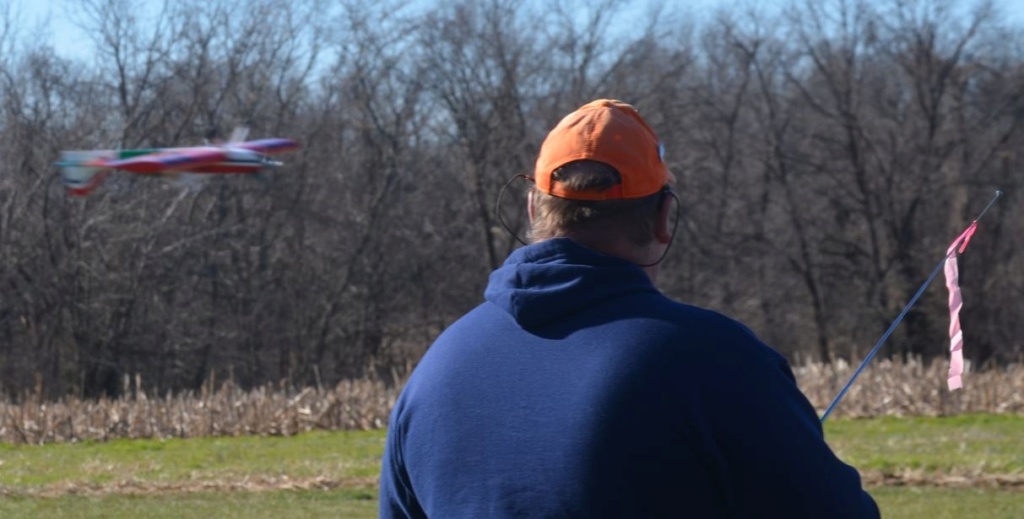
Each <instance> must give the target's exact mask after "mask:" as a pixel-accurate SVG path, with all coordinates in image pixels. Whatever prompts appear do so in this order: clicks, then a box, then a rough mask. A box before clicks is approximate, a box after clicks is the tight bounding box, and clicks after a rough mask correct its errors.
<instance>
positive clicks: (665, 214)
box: [654, 190, 679, 244]
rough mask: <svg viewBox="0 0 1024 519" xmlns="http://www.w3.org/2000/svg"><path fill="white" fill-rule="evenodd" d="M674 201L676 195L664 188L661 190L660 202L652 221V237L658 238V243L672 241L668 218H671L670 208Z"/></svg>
mask: <svg viewBox="0 0 1024 519" xmlns="http://www.w3.org/2000/svg"><path fill="white" fill-rule="evenodd" d="M674 203H679V202H678V201H676V197H675V196H673V195H672V192H671V191H669V190H665V191H662V192H661V202H660V203H659V204H658V215H657V219H656V220H655V222H654V238H655V239H656V240H658V243H662V244H665V243H669V242H671V241H672V231H673V229H672V227H671V225H670V223H671V222H670V220H671V218H672V208H673V204H674Z"/></svg>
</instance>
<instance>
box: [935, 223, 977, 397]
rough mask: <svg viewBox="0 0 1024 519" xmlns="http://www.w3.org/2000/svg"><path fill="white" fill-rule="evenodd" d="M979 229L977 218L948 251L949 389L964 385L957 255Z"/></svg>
mask: <svg viewBox="0 0 1024 519" xmlns="http://www.w3.org/2000/svg"><path fill="white" fill-rule="evenodd" d="M977 229H978V221H977V220H975V221H974V222H973V223H971V226H970V227H968V228H967V230H966V231H964V232H963V233H962V234H961V235H960V236H958V237H957V238H956V240H953V243H952V244H950V246H949V249H948V250H947V251H946V266H945V267H944V269H943V270H944V271H945V273H946V288H947V289H949V376H948V379H947V384H948V385H949V390H950V391H953V390H955V389H960V388H961V387H963V373H964V351H963V350H964V332H963V330H961V329H960V308H961V307H963V306H964V300H963V298H962V297H961V296H960V273H959V271H958V268H957V263H956V257H957V255H958V254H960V253H962V252H963V251H964V249H966V248H967V243H968V242H970V241H971V236H973V235H974V231H976V230H977Z"/></svg>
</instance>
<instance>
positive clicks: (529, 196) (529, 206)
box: [526, 189, 533, 223]
mask: <svg viewBox="0 0 1024 519" xmlns="http://www.w3.org/2000/svg"><path fill="white" fill-rule="evenodd" d="M526 212H527V213H529V214H530V223H533V190H532V189H531V190H530V192H529V193H527V194H526Z"/></svg>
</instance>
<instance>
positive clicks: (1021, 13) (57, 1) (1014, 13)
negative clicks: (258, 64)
mask: <svg viewBox="0 0 1024 519" xmlns="http://www.w3.org/2000/svg"><path fill="white" fill-rule="evenodd" d="M420 1H426V2H430V3H432V2H435V1H436V2H443V1H444V0H420ZM883 1H885V2H890V1H891V0H883ZM8 2H12V5H13V7H14V11H15V13H16V14H19V15H20V16H19V17H18V20H19V21H20V22H21V23H20V24H19V26H20V30H21V31H20V32H21V35H22V37H25V36H27V35H30V34H39V35H42V36H43V38H44V39H45V40H46V41H47V42H48V43H50V44H51V45H53V46H54V48H55V49H56V51H57V53H58V54H60V55H61V56H65V57H75V58H87V57H89V53H90V49H91V46H92V43H91V41H90V40H89V38H88V36H87V35H86V34H85V33H83V32H82V31H81V30H79V29H78V27H76V26H75V24H74V23H72V21H71V18H72V13H74V12H75V9H76V6H77V5H79V4H78V2H77V1H75V0H0V9H3V6H4V5H5V4H6V3H8ZM134 3H135V4H136V5H146V4H149V5H153V6H157V5H159V4H160V2H158V1H156V0H135V2H134ZM789 3H790V0H760V1H758V0H686V1H685V2H683V1H680V2H676V1H673V0H666V2H665V5H669V6H677V5H678V6H685V9H686V11H688V12H691V13H693V14H697V15H702V14H707V13H709V12H712V11H713V10H715V9H717V8H721V7H731V8H735V7H737V6H743V5H758V6H760V7H762V8H767V9H769V10H771V9H773V8H777V7H778V6H780V5H787V4H789ZM956 3H957V4H961V5H964V6H969V5H972V4H974V1H973V0H959V1H957V2H956ZM995 3H996V5H998V6H1000V8H1001V9H1002V12H1003V14H1004V15H1006V17H1005V19H1006V21H1007V22H1009V23H1011V24H1014V25H1017V26H1018V27H1024V0H995ZM636 4H637V6H638V7H639V8H643V6H644V5H646V2H645V1H644V0H639V1H637V2H636ZM47 20H48V21H47ZM43 23H48V27H47V29H46V30H39V31H37V30H36V29H37V27H40V25H39V24H43Z"/></svg>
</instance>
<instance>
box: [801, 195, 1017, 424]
mask: <svg viewBox="0 0 1024 519" xmlns="http://www.w3.org/2000/svg"><path fill="white" fill-rule="evenodd" d="M1001 196H1003V192H1002V191H1001V190H998V189H997V190H996V194H995V196H994V197H992V200H989V202H988V205H986V206H985V208H984V209H982V210H981V213H979V214H978V217H977V218H975V219H974V221H973V222H972V224H971V225H975V224H977V223H978V220H981V217H982V216H985V213H987V212H988V210H989V208H990V207H992V204H995V203H996V200H998V199H999V197H1001ZM963 239H964V236H962V235H961V237H960V239H958V240H957V242H956V243H955V244H954V245H953V246H952V247H950V250H949V252H947V253H946V255H945V256H943V257H942V259H941V260H940V261H939V264H938V265H936V266H935V269H934V270H932V273H931V274H930V275H929V276H928V279H926V280H925V282H924V284H923V285H921V288H919V289H917V293H915V294H914V297H912V298H910V302H909V303H907V306H904V307H903V311H901V312H900V315H899V316H897V317H896V320H895V321H893V322H892V324H890V325H889V329H888V330H886V331H885V333H883V334H882V338H880V339H878V342H877V343H875V347H874V348H871V352H870V353H868V356H867V357H865V358H864V361H863V362H861V363H860V366H858V367H857V370H856V371H854V372H853V376H852V377H850V381H849V382H847V383H846V385H845V386H843V389H842V390H841V391H840V392H839V394H838V395H836V398H835V400H832V403H831V404H829V406H828V409H825V413H824V414H823V415H821V422H822V423H825V420H826V419H827V418H828V415H830V414H832V411H833V410H835V408H836V406H837V405H839V401H840V400H842V399H843V397H844V396H846V392H847V391H849V390H850V386H852V385H853V382H854V381H855V380H857V377H859V376H860V373H861V372H862V371H864V368H865V367H866V366H867V365H868V363H869V362H871V359H873V358H875V354H876V353H878V350H879V349H881V348H882V345H883V344H885V341H887V340H888V339H889V336H890V335H892V332H894V331H895V330H896V327H897V326H899V324H900V321H902V320H903V318H904V317H906V315H907V312H909V311H910V308H911V307H913V306H914V303H916V302H917V300H918V298H920V297H921V294H923V293H924V291H925V289H927V288H928V285H930V284H931V283H932V280H934V279H935V276H937V275H939V271H941V270H942V267H943V266H944V265H945V264H946V260H947V259H949V256H950V255H951V254H954V253H955V251H956V249H957V248H958V247H959V246H960V242H962V241H963Z"/></svg>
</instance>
